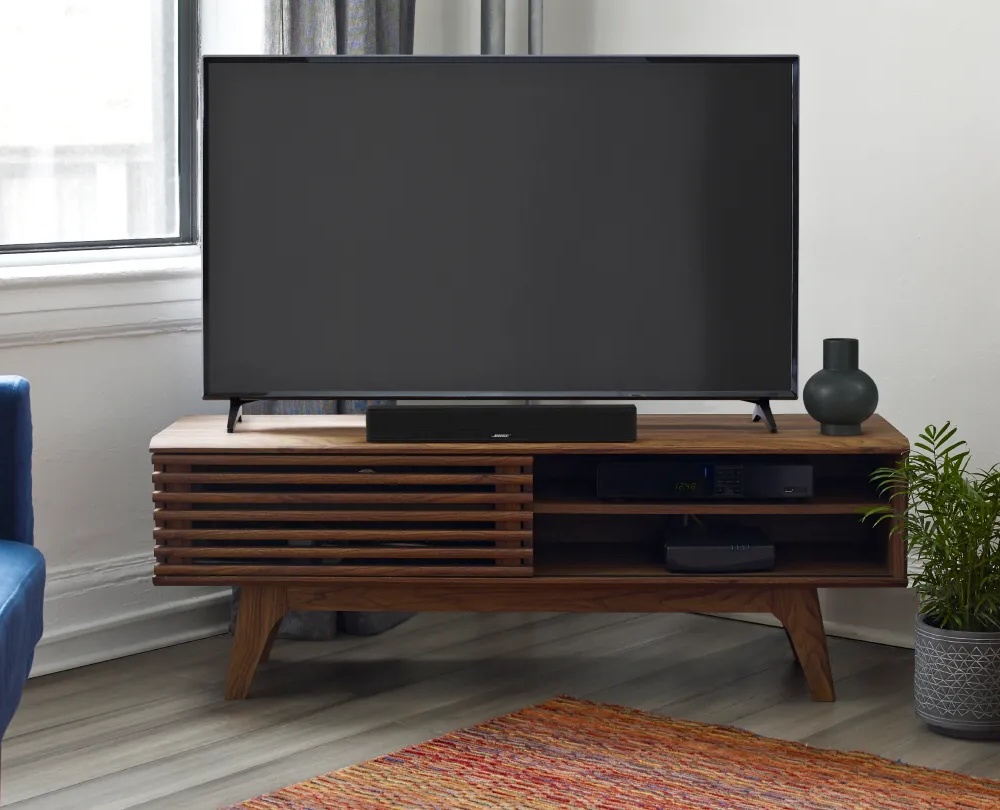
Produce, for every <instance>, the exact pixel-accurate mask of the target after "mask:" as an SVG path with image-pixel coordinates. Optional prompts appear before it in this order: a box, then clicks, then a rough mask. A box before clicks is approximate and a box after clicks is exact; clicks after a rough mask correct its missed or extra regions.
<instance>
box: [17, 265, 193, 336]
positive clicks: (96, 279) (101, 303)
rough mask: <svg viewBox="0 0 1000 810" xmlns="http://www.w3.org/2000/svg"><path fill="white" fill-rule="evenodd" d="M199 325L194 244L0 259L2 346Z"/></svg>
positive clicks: (179, 328)
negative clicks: (164, 247)
mask: <svg viewBox="0 0 1000 810" xmlns="http://www.w3.org/2000/svg"><path fill="white" fill-rule="evenodd" d="M200 329H201V252H200V251H199V250H198V248H197V247H193V246H188V247H181V248H168V249H163V248H158V249H152V248H150V249H119V250H102V251H74V252H72V253H58V254H57V253H38V254H17V255H8V256H0V349H2V348H9V347H13V346H31V345H39V344H48V343H63V342H67V341H76V340H96V339H101V338H111V337H128V336H135V335H149V334H156V333H160V332H179V331H197V330H200Z"/></svg>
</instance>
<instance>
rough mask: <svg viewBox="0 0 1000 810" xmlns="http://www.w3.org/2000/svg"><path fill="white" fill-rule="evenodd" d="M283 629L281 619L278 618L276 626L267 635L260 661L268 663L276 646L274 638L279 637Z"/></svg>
mask: <svg viewBox="0 0 1000 810" xmlns="http://www.w3.org/2000/svg"><path fill="white" fill-rule="evenodd" d="M280 629H281V619H278V621H276V622H275V623H274V627H272V628H271V632H270V633H268V635H267V642H265V644H264V652H262V653H261V654H260V663H262V664H266V663H267V662H268V661H270V660H271V648H272V647H273V646H274V640H275V639H276V638H277V637H278V631H279V630H280Z"/></svg>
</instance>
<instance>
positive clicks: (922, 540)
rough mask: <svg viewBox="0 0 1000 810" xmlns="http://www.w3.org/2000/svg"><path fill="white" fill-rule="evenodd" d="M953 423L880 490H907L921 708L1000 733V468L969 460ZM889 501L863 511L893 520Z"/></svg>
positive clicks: (932, 434)
mask: <svg viewBox="0 0 1000 810" xmlns="http://www.w3.org/2000/svg"><path fill="white" fill-rule="evenodd" d="M955 434H956V428H954V427H953V426H952V425H951V423H946V424H944V425H943V426H941V427H940V428H938V427H935V426H933V425H931V426H928V427H927V428H925V429H924V431H923V432H922V433H921V434H920V438H919V440H918V441H917V442H915V450H914V452H912V453H911V454H909V455H908V456H906V457H905V458H903V459H901V460H900V462H899V463H898V464H897V465H896V466H894V467H891V468H881V469H879V470H876V471H875V473H874V474H873V476H872V480H873V481H874V482H875V483H876V484H877V485H878V488H879V494H880V495H881V496H884V497H885V496H888V497H889V499H890V501H891V499H892V496H894V495H898V494H901V493H905V495H906V501H905V508H904V515H903V517H904V519H903V520H902V521H900V523H899V524H897V526H896V528H895V529H894V531H896V532H905V539H906V545H907V548H908V550H909V556H910V559H911V560H913V561H914V562H915V563H916V566H915V567H916V568H917V570H916V572H915V573H913V574H911V575H910V583H911V585H912V586H913V588H914V590H915V591H916V593H917V598H918V600H919V605H920V608H919V613H918V615H917V618H916V637H915V643H914V659H915V667H914V697H915V703H916V713H917V716H919V717H920V718H921V719H923V720H924V721H925V722H926V723H927V724H928V725H929V726H930V727H931V729H933V730H935V731H938V732H940V733H943V734H947V735H950V736H959V737H975V738H996V737H1000V468H998V467H997V466H993V467H991V468H989V469H986V470H978V471H971V470H970V469H969V449H968V445H967V443H966V442H965V441H963V440H961V439H958V438H956V435H955ZM894 514H895V512H894V506H893V504H892V503H891V502H890V503H885V504H883V505H880V506H878V507H877V508H875V509H872V510H871V511H869V512H868V513H867V514H866V515H865V518H866V519H867V518H869V517H874V518H875V522H876V523H879V522H881V521H883V520H889V519H890V518H891V517H892V516H893V515H894Z"/></svg>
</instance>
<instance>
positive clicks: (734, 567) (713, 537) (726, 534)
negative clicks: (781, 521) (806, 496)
mask: <svg viewBox="0 0 1000 810" xmlns="http://www.w3.org/2000/svg"><path fill="white" fill-rule="evenodd" d="M663 559H664V564H665V565H666V568H667V570H668V571H670V572H671V573H675V574H740V573H750V572H754V571H771V570H773V569H774V560H775V551H774V544H773V543H770V542H768V539H767V535H766V534H764V532H763V531H762V530H761V529H758V528H756V527H753V526H721V527H711V528H704V529H698V530H696V531H690V530H687V529H683V530H680V531H678V532H675V533H672V534H671V536H670V537H668V539H667V541H666V542H665V543H664V546H663Z"/></svg>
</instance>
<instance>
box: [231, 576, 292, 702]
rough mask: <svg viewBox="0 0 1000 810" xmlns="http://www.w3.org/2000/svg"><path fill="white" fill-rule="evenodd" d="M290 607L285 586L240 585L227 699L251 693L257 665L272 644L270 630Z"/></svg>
mask: <svg viewBox="0 0 1000 810" xmlns="http://www.w3.org/2000/svg"><path fill="white" fill-rule="evenodd" d="M287 610H288V594H287V591H286V590H285V588H281V587H277V586H273V585H243V586H241V588H240V608H239V613H238V614H237V616H236V633H235V635H234V637H233V649H232V652H231V653H230V656H229V674H228V676H227V677H226V700H243V698H245V697H246V696H247V694H248V693H249V692H250V684H251V683H252V681H253V676H254V674H256V672H257V665H258V664H259V663H260V662H261V660H262V659H263V658H264V657H265V651H266V650H267V649H268V647H269V642H270V641H271V632H272V630H274V629H275V628H276V627H277V625H278V622H280V621H281V619H282V617H283V616H284V615H285V613H286V611H287Z"/></svg>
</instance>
